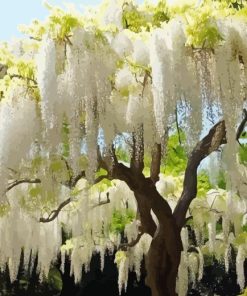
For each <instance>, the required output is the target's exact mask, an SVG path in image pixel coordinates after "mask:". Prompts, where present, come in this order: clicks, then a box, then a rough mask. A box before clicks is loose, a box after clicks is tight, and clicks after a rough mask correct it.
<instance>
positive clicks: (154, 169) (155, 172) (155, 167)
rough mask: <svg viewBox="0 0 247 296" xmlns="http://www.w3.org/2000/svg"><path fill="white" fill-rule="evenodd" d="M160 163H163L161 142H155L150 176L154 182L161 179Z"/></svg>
mask: <svg viewBox="0 0 247 296" xmlns="http://www.w3.org/2000/svg"><path fill="white" fill-rule="evenodd" d="M160 164H161V144H157V143H155V144H154V147H153V150H152V161H151V167H150V178H151V180H152V181H153V183H156V182H157V181H159V173H160Z"/></svg>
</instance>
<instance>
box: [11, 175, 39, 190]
mask: <svg viewBox="0 0 247 296" xmlns="http://www.w3.org/2000/svg"><path fill="white" fill-rule="evenodd" d="M23 183H29V184H39V183H41V180H40V179H38V178H36V179H27V178H25V179H20V180H16V181H14V182H12V183H10V184H9V185H8V187H7V189H6V192H8V191H9V190H11V189H12V188H14V187H15V186H17V185H19V184H23Z"/></svg>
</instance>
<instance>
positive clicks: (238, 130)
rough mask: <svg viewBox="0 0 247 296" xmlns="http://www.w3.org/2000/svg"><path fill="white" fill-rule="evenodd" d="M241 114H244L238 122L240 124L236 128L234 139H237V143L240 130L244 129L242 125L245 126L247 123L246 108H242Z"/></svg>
mask: <svg viewBox="0 0 247 296" xmlns="http://www.w3.org/2000/svg"><path fill="white" fill-rule="evenodd" d="M243 114H244V118H243V120H242V121H241V123H240V125H239V127H238V129H237V134H236V140H237V141H238V143H239V144H240V142H239V138H240V136H241V134H242V132H243V131H244V127H245V125H246V123H247V110H246V109H244V110H243Z"/></svg>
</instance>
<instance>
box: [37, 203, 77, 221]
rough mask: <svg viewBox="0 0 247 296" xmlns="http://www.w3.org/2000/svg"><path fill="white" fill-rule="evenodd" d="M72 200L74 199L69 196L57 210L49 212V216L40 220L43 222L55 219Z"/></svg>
mask: <svg viewBox="0 0 247 296" xmlns="http://www.w3.org/2000/svg"><path fill="white" fill-rule="evenodd" d="M71 201H72V199H71V198H70V197H69V198H68V199H66V200H65V201H64V202H62V203H61V204H60V205H59V206H58V208H57V209H56V210H53V211H51V213H50V214H49V216H48V218H40V219H39V222H42V223H47V222H51V221H53V220H55V219H56V218H57V216H58V214H59V213H60V211H61V210H62V209H63V208H64V207H65V206H67V205H68V204H69V203H70V202H71Z"/></svg>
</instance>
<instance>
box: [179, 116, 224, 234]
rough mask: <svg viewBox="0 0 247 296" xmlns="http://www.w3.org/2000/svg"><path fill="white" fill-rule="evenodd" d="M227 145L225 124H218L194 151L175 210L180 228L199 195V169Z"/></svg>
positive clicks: (221, 122) (222, 122)
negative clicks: (206, 159)
mask: <svg viewBox="0 0 247 296" xmlns="http://www.w3.org/2000/svg"><path fill="white" fill-rule="evenodd" d="M222 144H226V128H225V122H224V121H220V122H218V123H217V124H216V125H215V126H214V127H213V128H212V129H211V130H210V131H209V133H208V135H207V136H206V137H204V138H203V139H202V140H201V141H200V142H199V143H198V144H197V145H196V147H195V148H194V149H193V151H192V153H191V155H190V157H189V160H188V164H187V168H186V170H185V177H184V183H183V192H182V195H181V197H180V199H179V201H178V203H177V206H176V208H175V210H174V213H173V215H174V217H175V219H176V223H177V225H178V227H179V228H182V226H183V225H184V223H185V217H186V212H187V210H188V208H189V206H190V203H191V202H192V200H193V199H194V198H195V197H196V194H197V168H198V166H199V165H200V163H201V161H202V160H203V159H204V158H206V157H207V156H208V155H209V154H210V153H212V152H213V151H216V150H218V148H219V147H220V145H222Z"/></svg>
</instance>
